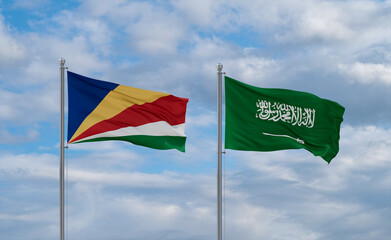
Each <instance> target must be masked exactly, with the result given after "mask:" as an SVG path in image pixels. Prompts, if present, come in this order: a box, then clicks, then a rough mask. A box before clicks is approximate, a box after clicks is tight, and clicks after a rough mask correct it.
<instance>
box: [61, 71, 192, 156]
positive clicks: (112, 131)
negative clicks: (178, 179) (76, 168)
mask: <svg viewBox="0 0 391 240" xmlns="http://www.w3.org/2000/svg"><path fill="white" fill-rule="evenodd" d="M188 101H189V99H187V98H180V97H175V96H173V95H171V94H167V93H161V92H154V91H149V90H143V89H139V88H133V87H128V86H123V85H119V84H116V83H111V82H105V81H100V80H95V79H91V78H88V77H84V76H81V75H78V74H76V73H73V72H69V71H68V102H69V104H68V112H69V114H68V143H80V142H94V141H106V140H122V141H127V142H131V143H133V144H136V145H140V146H145V147H150V148H154V149H178V150H179V151H182V152H184V151H185V142H186V135H185V132H184V131H185V115H186V106H187V102H188Z"/></svg>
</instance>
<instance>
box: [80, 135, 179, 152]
mask: <svg viewBox="0 0 391 240" xmlns="http://www.w3.org/2000/svg"><path fill="white" fill-rule="evenodd" d="M111 140H120V141H126V142H131V143H133V144H136V145H140V146H144V147H149V148H154V149H159V150H167V149H178V150H179V151H181V152H185V142H186V137H180V136H145V135H134V136H122V137H101V138H93V139H88V140H84V141H80V142H74V143H82V142H99V141H111Z"/></svg>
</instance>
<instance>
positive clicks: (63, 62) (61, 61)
mask: <svg viewBox="0 0 391 240" xmlns="http://www.w3.org/2000/svg"><path fill="white" fill-rule="evenodd" d="M64 64H65V59H64V58H60V65H61V66H64Z"/></svg>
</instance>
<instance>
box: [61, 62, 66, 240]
mask: <svg viewBox="0 0 391 240" xmlns="http://www.w3.org/2000/svg"><path fill="white" fill-rule="evenodd" d="M64 64H65V59H64V58H60V78H61V114H60V118H61V119H60V240H64V232H65V231H64V91H65V90H64V70H65V67H64Z"/></svg>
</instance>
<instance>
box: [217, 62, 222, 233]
mask: <svg viewBox="0 0 391 240" xmlns="http://www.w3.org/2000/svg"><path fill="white" fill-rule="evenodd" d="M221 70H223V64H221V63H218V64H217V80H218V90H217V239H218V240H222V235H223V231H222V229H223V228H222V219H223V214H222V170H221V169H222V167H221V165H222V164H221V162H222V161H221V156H222V134H221V125H222V88H223V86H222V76H223V73H222V72H221Z"/></svg>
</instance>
